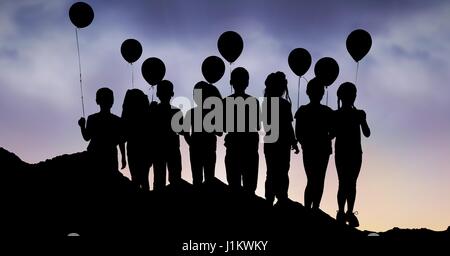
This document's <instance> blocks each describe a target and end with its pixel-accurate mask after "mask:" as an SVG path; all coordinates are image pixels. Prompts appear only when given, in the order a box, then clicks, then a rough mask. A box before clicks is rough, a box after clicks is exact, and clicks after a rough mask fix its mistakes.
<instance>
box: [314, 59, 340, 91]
mask: <svg viewBox="0 0 450 256" xmlns="http://www.w3.org/2000/svg"><path fill="white" fill-rule="evenodd" d="M314 74H315V75H316V77H317V78H318V79H320V80H321V81H322V82H323V83H324V85H325V87H328V86H330V85H331V84H332V83H333V82H334V81H335V80H336V78H337V77H338V75H339V65H338V63H337V62H336V61H335V60H334V59H333V58H331V57H325V58H322V59H320V60H318V61H317V63H316V65H315V66H314Z"/></svg>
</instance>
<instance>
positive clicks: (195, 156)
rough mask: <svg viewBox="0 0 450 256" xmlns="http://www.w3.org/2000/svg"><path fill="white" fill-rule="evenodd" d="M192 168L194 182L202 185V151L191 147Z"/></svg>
mask: <svg viewBox="0 0 450 256" xmlns="http://www.w3.org/2000/svg"><path fill="white" fill-rule="evenodd" d="M189 153H190V159H191V170H192V183H193V184H194V185H200V184H202V182H203V170H202V153H201V152H199V150H198V149H196V148H193V147H190V148H189Z"/></svg>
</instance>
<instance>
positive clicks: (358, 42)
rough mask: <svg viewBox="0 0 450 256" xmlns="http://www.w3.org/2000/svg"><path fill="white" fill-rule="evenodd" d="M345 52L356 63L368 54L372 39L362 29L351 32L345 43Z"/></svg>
mask: <svg viewBox="0 0 450 256" xmlns="http://www.w3.org/2000/svg"><path fill="white" fill-rule="evenodd" d="M346 46H347V51H348V53H350V55H351V56H352V58H353V59H354V60H355V61H356V62H358V61H360V60H361V59H362V58H364V56H366V54H367V53H368V52H369V50H370V47H372V37H371V36H370V34H369V32H367V31H365V30H363V29H357V30H354V31H352V33H350V35H348V37H347V41H346Z"/></svg>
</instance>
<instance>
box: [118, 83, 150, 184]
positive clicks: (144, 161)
mask: <svg viewBox="0 0 450 256" xmlns="http://www.w3.org/2000/svg"><path fill="white" fill-rule="evenodd" d="M122 121H123V124H124V132H125V140H126V142H127V157H128V167H129V169H130V174H131V181H132V182H133V183H135V184H136V185H137V186H138V187H141V188H142V189H144V190H149V189H150V186H149V182H148V174H149V169H150V167H151V166H152V160H153V159H152V158H151V157H152V156H153V154H152V153H151V148H150V143H151V141H150V134H151V131H150V129H151V126H150V122H149V121H150V103H149V100H148V97H147V95H145V94H144V93H143V92H142V91H141V90H139V89H130V90H128V91H127V93H126V94H125V99H124V101H123V105H122Z"/></svg>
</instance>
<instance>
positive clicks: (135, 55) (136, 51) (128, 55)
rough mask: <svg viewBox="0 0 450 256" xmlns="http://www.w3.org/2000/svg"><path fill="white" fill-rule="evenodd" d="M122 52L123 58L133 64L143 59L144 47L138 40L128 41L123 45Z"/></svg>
mask: <svg viewBox="0 0 450 256" xmlns="http://www.w3.org/2000/svg"><path fill="white" fill-rule="evenodd" d="M120 52H121V53H122V57H123V58H124V59H125V60H126V61H127V62H128V63H130V64H131V63H133V62H135V61H137V60H138V59H139V58H140V57H141V55H142V45H141V43H139V41H138V40H136V39H127V40H125V41H124V42H123V43H122V46H121V47H120Z"/></svg>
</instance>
